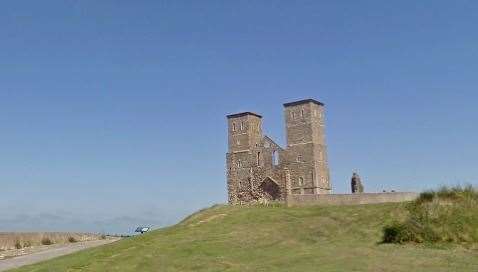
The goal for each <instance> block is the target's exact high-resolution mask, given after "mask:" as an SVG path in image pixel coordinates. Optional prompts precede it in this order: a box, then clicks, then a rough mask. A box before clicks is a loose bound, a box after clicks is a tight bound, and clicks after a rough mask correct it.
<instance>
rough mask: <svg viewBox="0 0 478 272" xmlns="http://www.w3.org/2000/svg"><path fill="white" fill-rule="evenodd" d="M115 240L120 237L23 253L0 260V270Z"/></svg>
mask: <svg viewBox="0 0 478 272" xmlns="http://www.w3.org/2000/svg"><path fill="white" fill-rule="evenodd" d="M115 241H118V239H106V240H97V241H89V242H79V243H74V244H66V245H62V246H56V247H52V248H48V249H45V250H43V251H40V252H35V253H32V254H29V255H23V256H19V257H15V258H12V259H5V260H0V271H6V270H8V269H13V268H18V267H21V266H24V265H29V264H34V263H38V262H41V261H46V260H49V259H53V258H55V257H59V256H63V255H68V254H71V253H74V252H77V251H80V250H83V249H87V248H92V247H97V246H101V245H105V244H109V243H112V242H115Z"/></svg>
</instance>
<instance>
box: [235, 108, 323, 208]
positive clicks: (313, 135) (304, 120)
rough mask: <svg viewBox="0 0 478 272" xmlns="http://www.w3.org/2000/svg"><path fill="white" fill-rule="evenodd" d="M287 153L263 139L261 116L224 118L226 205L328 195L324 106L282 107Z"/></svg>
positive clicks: (272, 142)
mask: <svg viewBox="0 0 478 272" xmlns="http://www.w3.org/2000/svg"><path fill="white" fill-rule="evenodd" d="M284 112H285V120H286V131H287V148H286V149H282V148H281V147H280V146H279V145H277V144H276V143H275V142H274V141H273V140H272V139H271V138H269V137H267V136H264V135H263V134H262V117H261V116H260V115H258V114H255V113H252V112H244V113H239V114H233V115H229V116H228V135H229V136H228V140H229V149H228V153H227V155H226V165H227V166H226V172H227V188H228V196H229V203H230V204H241V203H248V202H255V201H260V200H261V199H269V200H280V201H281V200H285V198H286V195H287V192H289V193H291V194H327V193H330V191H331V185H330V176H329V169H328V163H327V148H326V144H325V130H324V108H323V104H322V103H320V102H318V101H315V100H312V99H308V100H301V101H297V102H293V103H287V104H284Z"/></svg>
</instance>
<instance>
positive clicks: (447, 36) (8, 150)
mask: <svg viewBox="0 0 478 272" xmlns="http://www.w3.org/2000/svg"><path fill="white" fill-rule="evenodd" d="M477 12H478V3H477V2H476V1H453V2H450V1H438V0H437V1H433V2H431V1H422V2H420V3H418V2H416V1H395V2H394V3H391V2H385V1H300V2H291V1H233V2H228V3H226V2H224V1H89V0H84V1H2V2H1V4H0V193H1V197H0V231H10V230H72V231H73V230H78V231H104V232H128V231H130V230H131V229H133V228H134V227H135V226H136V225H139V224H148V225H154V226H156V227H158V226H165V225H168V224H172V223H175V222H177V221H178V220H179V219H180V218H182V217H184V216H185V215H187V214H189V213H191V212H193V211H195V210H197V209H199V208H203V207H206V206H209V205H212V204H214V203H224V202H225V201H226V198H227V195H226V185H225V177H224V175H225V174H224V172H225V170H224V169H225V153H226V150H227V134H226V119H225V115H226V114H230V113H235V112H239V111H245V110H247V111H255V112H258V113H260V114H262V115H264V130H265V132H266V133H267V134H268V135H270V136H271V137H272V138H273V139H275V140H276V141H277V142H279V143H281V144H282V145H283V144H284V143H285V135H284V131H285V129H284V124H283V113H282V104H283V103H285V102H290V101H293V100H296V99H302V98H315V99H318V100H320V101H322V102H324V103H325V104H326V106H327V134H328V135H327V141H328V145H329V157H330V158H329V159H330V168H331V177H332V183H333V186H334V191H335V192H336V193H343V192H348V190H349V179H350V177H351V174H352V171H353V170H358V171H359V173H360V174H361V176H362V178H363V180H364V183H365V189H366V191H371V192H373V191H382V190H384V189H385V190H391V189H394V190H402V191H419V190H423V189H427V188H434V187H437V186H439V185H445V184H450V185H453V184H464V183H471V184H475V185H478V168H477V167H476V154H478V145H477V133H478V128H477V126H476V122H477V120H478V110H477V109H476V101H477V99H478V91H477V87H478V76H477V71H478V35H477V34H476V26H477V25H478V17H477V16H476V14H477Z"/></svg>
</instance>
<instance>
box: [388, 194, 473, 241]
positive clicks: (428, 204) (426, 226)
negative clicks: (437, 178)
mask: <svg viewBox="0 0 478 272" xmlns="http://www.w3.org/2000/svg"><path fill="white" fill-rule="evenodd" d="M407 210H408V212H409V215H408V218H407V219H406V220H405V221H403V222H393V223H392V224H390V225H388V226H386V227H385V228H384V229H383V242H384V243H405V242H416V243H422V242H429V243H437V242H453V243H476V242H478V191H477V190H476V189H474V188H473V187H472V186H467V187H464V188H462V187H453V188H448V187H442V188H440V189H439V190H438V191H426V192H423V193H422V194H420V196H419V197H418V198H417V199H416V200H415V201H413V202H411V203H410V204H409V205H408V206H407Z"/></svg>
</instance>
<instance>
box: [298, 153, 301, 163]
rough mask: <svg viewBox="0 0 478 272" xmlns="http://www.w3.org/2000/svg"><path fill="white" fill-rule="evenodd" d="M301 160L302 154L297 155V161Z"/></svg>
mask: <svg viewBox="0 0 478 272" xmlns="http://www.w3.org/2000/svg"><path fill="white" fill-rule="evenodd" d="M301 161H302V155H300V154H299V155H297V162H301Z"/></svg>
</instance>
